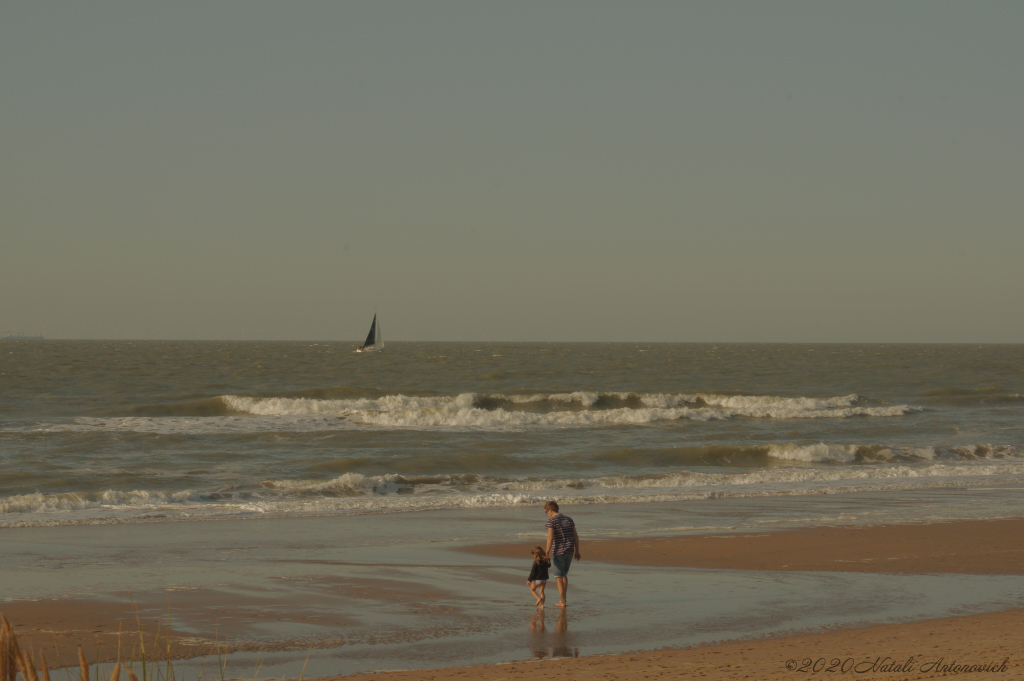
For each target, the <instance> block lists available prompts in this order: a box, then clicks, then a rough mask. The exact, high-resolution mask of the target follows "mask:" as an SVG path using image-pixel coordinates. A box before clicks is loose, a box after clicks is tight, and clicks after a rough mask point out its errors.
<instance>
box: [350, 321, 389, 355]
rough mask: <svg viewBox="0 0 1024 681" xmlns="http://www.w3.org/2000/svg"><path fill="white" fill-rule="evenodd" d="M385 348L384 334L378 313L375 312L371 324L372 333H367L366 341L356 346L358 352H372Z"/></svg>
mask: <svg viewBox="0 0 1024 681" xmlns="http://www.w3.org/2000/svg"><path fill="white" fill-rule="evenodd" d="M383 349H384V334H382V333H381V332H380V325H379V324H377V313H376V312H374V313H373V323H371V324H370V333H368V334H366V341H365V342H364V343H363V344H362V345H360V346H359V347H358V348H356V352H372V351H374V350H383Z"/></svg>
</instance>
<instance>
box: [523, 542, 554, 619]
mask: <svg viewBox="0 0 1024 681" xmlns="http://www.w3.org/2000/svg"><path fill="white" fill-rule="evenodd" d="M532 553H533V567H532V568H530V576H529V578H527V580H526V583H527V584H529V585H530V593H531V594H533V596H534V598H536V599H537V602H536V603H535V605H537V606H538V607H541V608H543V607H544V586H545V585H546V584H547V583H548V568H549V567H551V563H550V562H549V561H548V559H547V557H546V556H545V555H544V549H542V548H541V547H539V546H534V547H533V551H532Z"/></svg>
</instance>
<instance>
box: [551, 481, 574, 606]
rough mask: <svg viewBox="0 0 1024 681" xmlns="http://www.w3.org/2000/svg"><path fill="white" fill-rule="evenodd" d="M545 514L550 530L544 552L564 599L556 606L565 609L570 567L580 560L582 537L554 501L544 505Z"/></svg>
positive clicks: (570, 519)
mask: <svg viewBox="0 0 1024 681" xmlns="http://www.w3.org/2000/svg"><path fill="white" fill-rule="evenodd" d="M544 513H546V514H547V516H548V522H547V523H545V525H544V526H545V527H546V528H548V544H547V546H545V547H544V552H545V553H546V554H547V557H548V560H550V561H551V568H552V569H553V570H554V572H555V585H556V586H558V595H559V597H560V598H561V599H562V600H560V601H559V602H558V603H555V605H557V606H558V607H559V608H564V607H565V596H566V594H567V593H568V591H569V566H570V565H572V561H573V558H575V559H576V560H580V536H579V535H578V534H576V523H574V522H573V521H572V518H570V517H569V516H567V515H562V514H561V513H559V512H558V504H557V503H555V502H554V501H549V502H548V503H546V504H544Z"/></svg>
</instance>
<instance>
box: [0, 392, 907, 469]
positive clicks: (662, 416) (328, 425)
mask: <svg viewBox="0 0 1024 681" xmlns="http://www.w3.org/2000/svg"><path fill="white" fill-rule="evenodd" d="M219 399H220V400H221V401H222V402H223V403H224V405H225V406H226V408H227V409H228V410H229V411H230V412H234V414H233V415H227V416H225V415H210V416H120V417H107V418H102V417H79V418H74V419H64V420H61V421H58V422H54V423H48V424H36V425H32V426H23V427H19V428H17V429H16V430H34V431H44V432H47V431H48V432H60V431H115V432H118V431H120V432H139V433H156V434H185V435H188V434H196V435H201V434H214V433H261V432H282V431H288V432H317V431H324V430H345V429H351V428H356V427H365V426H372V427H377V428H414V429H415V428H423V429H435V428H454V429H465V428H470V429H476V430H521V429H524V428H531V427H559V428H571V427H580V426H601V425H645V424H652V423H659V422H661V423H664V422H670V421H679V420H690V421H717V420H727V419H732V418H763V419H822V418H837V419H845V418H851V417H890V418H891V417H900V416H904V415H906V414H909V413H911V412H915V411H919V410H920V408H919V407H914V406H910V405H905V404H896V405H877V404H876V405H862V404H861V399H860V398H859V397H858V396H857V395H844V396H840V397H831V398H822V399H819V398H810V397H775V396H770V395H762V396H735V395H733V396H727V395H711V394H634V393H596V392H573V393H553V394H534V395H511V396H507V395H501V394H498V395H477V394H474V393H462V394H459V395H454V396H416V395H402V394H392V395H385V396H382V397H377V398H357V399H338V400H328V399H314V398H306V397H294V398H293V397H246V396H238V395H223V396H221V397H220V398H219ZM254 417H255V418H254ZM779 456H780V458H785V455H784V454H783V455H779ZM809 460H811V459H809Z"/></svg>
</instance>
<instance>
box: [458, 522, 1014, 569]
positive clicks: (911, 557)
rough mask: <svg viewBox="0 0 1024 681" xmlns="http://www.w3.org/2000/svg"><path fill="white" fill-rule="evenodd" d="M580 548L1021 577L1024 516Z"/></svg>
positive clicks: (735, 565)
mask: <svg viewBox="0 0 1024 681" xmlns="http://www.w3.org/2000/svg"><path fill="white" fill-rule="evenodd" d="M532 545H533V544H532V543H522V544H490V545H484V546H472V547H467V548H466V549H465V550H466V551H470V552H473V553H481V554H484V555H489V556H500V557H503V558H521V557H522V556H524V555H529V551H530V547H531V546H532ZM582 546H583V558H584V559H585V560H595V561H602V562H608V563H616V564H619V565H643V566H647V567H687V568H705V569H723V570H820V571H826V572H901V573H917V574H923V573H945V574H972V575H1021V574H1024V518H1013V519H1006V520H970V521H961V522H946V523H934V524H929V525H882V526H873V527H872V526H869V527H817V528H810V529H800V530H783V531H779V532H758V533H756V534H754V533H736V534H717V535H698V536H675V537H652V538H645V539H612V540H598V541H587V542H585V543H584V544H582Z"/></svg>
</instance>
